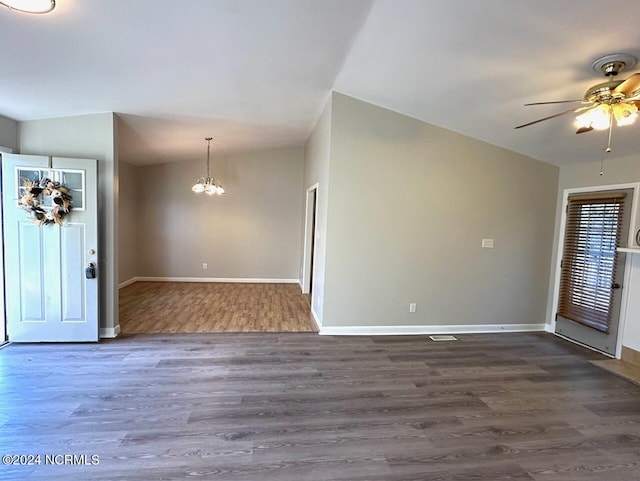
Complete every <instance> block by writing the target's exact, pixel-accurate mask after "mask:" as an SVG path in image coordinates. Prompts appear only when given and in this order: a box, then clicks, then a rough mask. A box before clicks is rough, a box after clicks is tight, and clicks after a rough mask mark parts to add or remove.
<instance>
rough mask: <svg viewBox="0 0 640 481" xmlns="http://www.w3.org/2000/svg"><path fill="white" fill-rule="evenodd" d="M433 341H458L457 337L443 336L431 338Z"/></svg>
mask: <svg viewBox="0 0 640 481" xmlns="http://www.w3.org/2000/svg"><path fill="white" fill-rule="evenodd" d="M429 339H431V340H432V341H457V340H458V338H457V337H456V336H450V335H442V336H429Z"/></svg>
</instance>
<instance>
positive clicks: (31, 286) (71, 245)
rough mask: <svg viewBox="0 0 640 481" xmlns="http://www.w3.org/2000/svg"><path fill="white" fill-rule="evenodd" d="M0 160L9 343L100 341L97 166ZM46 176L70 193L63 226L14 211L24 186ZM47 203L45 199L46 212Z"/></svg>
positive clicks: (28, 159)
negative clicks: (89, 274)
mask: <svg viewBox="0 0 640 481" xmlns="http://www.w3.org/2000/svg"><path fill="white" fill-rule="evenodd" d="M48 165H49V159H48V158H47V157H39V156H22V155H10V154H5V155H3V159H2V179H3V180H2V183H3V189H2V191H3V210H4V226H5V229H4V241H5V290H6V312H7V331H8V338H9V340H10V341H13V342H45V341H53V342H66V341H69V342H80V341H97V340H98V278H99V273H98V276H96V278H95V279H87V278H86V276H85V268H86V267H87V266H88V265H89V263H90V262H94V263H96V264H97V250H98V245H97V243H98V235H97V161H96V160H92V159H66V158H57V157H56V158H53V159H52V168H49V167H48ZM43 176H46V177H49V178H52V179H53V180H57V181H60V182H61V183H62V184H63V185H65V186H68V187H69V188H71V189H72V195H73V202H72V205H73V208H72V210H71V212H70V213H69V214H68V215H67V216H65V217H64V219H63V223H64V225H63V226H58V225H56V224H51V225H43V226H38V225H36V224H34V223H33V222H32V221H31V220H30V218H29V213H28V212H26V211H25V210H23V209H21V208H20V207H19V206H18V199H19V198H20V196H21V195H22V193H23V190H21V185H22V181H21V179H37V178H41V177H43ZM48 200H50V199H43V201H44V205H47V202H46V201H48Z"/></svg>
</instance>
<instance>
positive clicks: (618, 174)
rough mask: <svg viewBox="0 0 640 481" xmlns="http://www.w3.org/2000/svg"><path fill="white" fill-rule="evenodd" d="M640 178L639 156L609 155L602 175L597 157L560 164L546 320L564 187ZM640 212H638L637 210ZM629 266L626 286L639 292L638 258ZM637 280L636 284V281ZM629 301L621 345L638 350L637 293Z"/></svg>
mask: <svg viewBox="0 0 640 481" xmlns="http://www.w3.org/2000/svg"><path fill="white" fill-rule="evenodd" d="M634 182H640V156H632V157H626V158H622V159H609V160H606V161H605V164H604V175H600V160H599V159H598V160H594V161H593V162H585V163H580V164H574V165H565V166H562V167H561V168H560V176H559V180H558V195H557V198H556V205H557V209H556V218H555V232H554V243H553V256H552V267H551V277H550V282H549V305H548V306H547V322H548V323H549V324H551V321H552V319H553V316H555V306H554V305H553V294H554V292H555V290H556V284H555V267H556V259H557V256H558V249H559V244H560V238H561V237H562V235H563V233H561V232H560V221H561V218H562V201H563V193H564V190H565V189H573V188H579V187H593V186H601V185H616V184H629V183H634ZM639 214H640V212H639ZM635 224H636V226H637V227H636V229H638V228H640V219H636V221H635ZM634 257H640V254H634ZM629 268H630V269H633V273H634V276H633V279H634V285H633V286H626V287H628V288H629V289H630V290H631V291H632V292H640V261H639V260H638V259H635V262H634V263H633V264H631V265H630V267H629ZM636 283H637V284H636ZM629 301H630V303H631V305H630V312H629V313H628V314H630V315H628V316H627V324H626V326H625V329H624V332H623V339H622V343H623V345H625V346H627V347H631V348H632V349H636V350H640V317H637V316H635V317H634V314H635V313H640V297H637V296H633V295H630V296H629Z"/></svg>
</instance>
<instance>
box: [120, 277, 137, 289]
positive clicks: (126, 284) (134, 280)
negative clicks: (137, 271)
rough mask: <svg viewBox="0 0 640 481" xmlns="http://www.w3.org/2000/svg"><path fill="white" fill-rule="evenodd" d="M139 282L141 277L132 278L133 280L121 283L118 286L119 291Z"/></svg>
mask: <svg viewBox="0 0 640 481" xmlns="http://www.w3.org/2000/svg"><path fill="white" fill-rule="evenodd" d="M138 280H140V278H139V277H132V278H131V279H127V280H126V281H124V282H121V283H120V284H118V289H122V288H123V287H127V286H130V285H131V284H133V283H134V282H138Z"/></svg>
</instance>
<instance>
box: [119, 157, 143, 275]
mask: <svg viewBox="0 0 640 481" xmlns="http://www.w3.org/2000/svg"><path fill="white" fill-rule="evenodd" d="M137 171H138V169H137V168H136V167H134V166H133V165H130V164H127V163H126V162H123V161H120V164H119V166H118V176H119V186H120V189H119V192H120V195H119V199H118V200H119V202H118V211H119V215H118V244H119V249H118V253H119V255H118V266H119V272H118V282H120V283H122V282H125V281H128V280H130V279H132V278H134V277H136V276H137V275H138V265H137V262H138V261H137V252H136V249H137V237H138V235H137V231H138V229H137V224H138V222H139V210H140V208H139V205H138V185H137V180H138V179H137Z"/></svg>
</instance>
